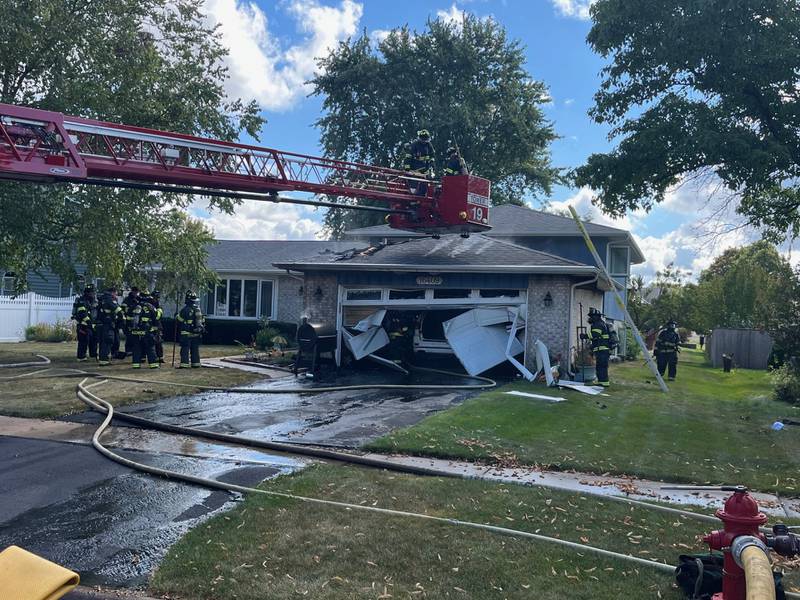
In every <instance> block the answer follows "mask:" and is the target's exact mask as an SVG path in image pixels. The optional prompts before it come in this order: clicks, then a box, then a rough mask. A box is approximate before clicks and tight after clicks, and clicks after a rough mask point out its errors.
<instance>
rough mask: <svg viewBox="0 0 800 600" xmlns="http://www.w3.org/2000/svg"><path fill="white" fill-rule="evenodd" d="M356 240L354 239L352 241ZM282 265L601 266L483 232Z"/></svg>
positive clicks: (570, 269)
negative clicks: (573, 259) (587, 263)
mask: <svg viewBox="0 0 800 600" xmlns="http://www.w3.org/2000/svg"><path fill="white" fill-rule="evenodd" d="M351 245H352V242H351ZM274 264H275V266H276V267H278V268H281V269H291V270H296V271H311V270H321V269H324V270H342V271H352V270H376V269H381V270H384V269H386V270H392V271H420V270H431V271H450V272H459V271H460V272H517V273H565V274H569V273H575V274H581V273H590V274H591V273H594V272H595V267H593V266H590V265H586V264H582V263H579V262H575V261H572V260H567V259H565V258H561V257H559V256H555V255H553V254H548V253H546V252H540V251H538V250H531V249H530V248H525V247H523V246H518V245H516V244H512V243H510V242H506V241H503V240H498V239H492V238H490V237H487V236H485V235H482V234H478V235H471V236H470V237H468V238H462V237H461V236H459V235H455V234H453V235H443V236H442V237H441V238H440V239H434V238H432V237H423V238H420V239H412V240H407V241H403V242H396V243H393V244H392V243H390V244H388V245H385V246H384V245H379V246H367V247H362V248H360V249H357V250H352V249H351V250H348V251H345V252H340V253H332V252H328V253H325V254H319V255H317V256H309V257H307V258H305V259H303V260H295V261H287V262H284V263H281V262H280V261H275V263H274Z"/></svg>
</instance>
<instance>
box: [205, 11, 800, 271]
mask: <svg viewBox="0 0 800 600" xmlns="http://www.w3.org/2000/svg"><path fill="white" fill-rule="evenodd" d="M591 1H592V0H459V1H455V2H454V1H453V0H449V1H445V0H433V1H421V0H404V1H403V2H390V1H387V0H361V1H356V0H272V1H271V0H249V1H248V0H205V12H206V18H207V20H208V23H209V24H214V25H219V31H220V33H221V35H222V42H223V44H224V45H225V46H226V47H227V48H228V49H229V56H228V57H227V59H226V60H227V66H228V68H229V74H230V78H229V80H228V81H227V82H226V86H227V91H228V93H229V94H230V95H231V96H232V97H242V98H245V99H250V98H254V99H255V100H256V101H257V102H258V103H259V105H260V106H261V107H262V108H263V116H264V117H265V118H266V119H267V124H266V125H265V126H264V128H263V130H262V133H261V136H260V142H259V143H260V144H261V145H264V146H267V147H271V148H278V149H281V150H288V151H292V152H299V153H308V154H317V153H319V151H320V148H319V131H318V130H317V129H316V128H315V126H314V123H315V121H316V120H317V119H318V118H319V117H320V116H321V114H322V99H321V98H318V97H309V92H310V89H309V87H308V86H307V85H306V84H305V82H306V81H308V80H309V79H310V78H311V77H313V75H314V73H315V72H316V69H317V67H316V61H315V57H319V56H324V55H325V54H326V53H327V51H328V49H329V48H332V47H334V46H335V45H336V44H337V43H338V42H339V41H342V40H346V39H347V38H349V37H351V36H357V35H360V34H361V32H362V31H366V32H368V33H369V35H370V36H372V37H373V38H374V39H380V38H381V36H385V35H386V32H388V31H389V30H391V29H393V28H395V27H399V26H402V25H405V24H408V25H409V26H410V27H411V28H412V29H417V30H423V29H424V28H425V23H426V21H427V20H428V19H437V18H439V19H454V20H460V19H461V16H462V14H463V13H464V12H468V13H472V14H474V15H476V16H478V17H481V18H493V19H495V20H496V21H498V22H499V23H501V24H502V25H503V26H505V28H506V29H507V31H508V34H509V36H510V37H511V38H515V39H517V40H519V41H520V42H521V43H522V45H523V46H524V47H525V54H526V59H527V64H526V68H527V70H528V72H529V73H530V74H531V76H532V77H533V78H534V79H537V80H540V81H543V82H544V83H545V84H546V85H547V86H548V88H549V90H550V96H551V102H550V103H549V104H548V105H546V106H545V107H544V110H545V114H546V116H547V118H548V119H549V120H550V121H551V122H552V123H553V125H554V127H555V130H556V132H557V134H558V135H559V136H560V138H559V139H558V140H557V141H556V142H554V144H553V146H552V158H553V163H554V165H555V166H558V167H563V168H571V167H576V166H578V165H580V164H582V163H583V162H584V161H585V159H586V158H587V157H588V156H589V155H590V154H592V153H594V152H603V151H607V150H609V149H611V148H612V147H613V145H612V143H611V142H610V141H609V140H608V139H607V134H608V129H609V128H608V127H607V126H605V125H598V124H596V123H594V122H593V121H592V120H591V119H590V118H589V116H588V114H587V111H588V110H589V108H590V107H591V106H592V97H593V95H594V93H595V91H596V90H597V88H598V86H599V83H600V71H601V69H602V68H603V66H604V64H605V63H604V60H603V59H602V58H601V57H599V56H598V55H596V54H594V53H593V52H592V50H591V49H590V48H589V47H588V45H587V44H586V41H585V40H586V35H587V33H588V32H589V29H590V27H591V22H590V20H589V5H590V3H591ZM243 141H248V142H252V140H250V139H243ZM467 159H468V157H467ZM592 197H593V193H592V190H590V189H588V188H582V189H575V188H569V187H565V186H560V187H557V188H555V189H554V190H553V194H552V196H551V197H550V198H549V199H548V200H549V201H550V203H551V204H552V206H553V207H554V208H565V207H566V206H567V205H573V206H575V207H576V209H577V210H578V213H579V214H580V215H582V216H590V218H591V220H592V221H594V222H596V223H602V224H608V225H612V226H616V227H621V228H624V229H627V230H629V231H631V233H632V234H633V236H634V238H635V239H636V242H637V243H638V245H639V247H640V248H641V249H642V251H643V252H644V255H645V257H646V258H647V262H646V263H645V264H643V265H639V266H637V267H635V268H634V269H633V272H634V273H635V274H641V275H643V276H644V277H645V278H646V279H652V277H653V276H654V275H655V273H656V271H658V270H661V269H663V268H664V267H665V266H667V265H668V264H669V263H674V265H675V266H677V267H680V268H681V269H683V270H684V271H687V272H690V273H692V277H693V278H694V277H696V276H697V275H698V274H699V272H700V271H701V270H702V269H703V268H705V267H707V266H708V265H709V264H710V263H711V261H713V259H714V257H716V256H717V255H719V254H720V253H722V252H723V251H724V250H725V249H726V248H729V247H731V246H739V245H742V244H745V243H748V242H750V241H754V240H755V239H758V234H757V232H753V231H749V230H746V229H738V230H735V231H733V232H730V233H727V234H722V235H719V234H715V232H717V231H718V229H719V228H720V226H723V228H724V225H727V224H729V223H731V222H733V221H734V215H732V214H721V215H717V214H715V213H714V211H713V210H712V209H713V207H714V206H716V205H718V202H717V201H718V200H719V197H720V195H719V190H718V188H717V186H716V185H715V182H713V181H700V182H698V181H687V182H684V183H683V184H682V185H680V186H678V187H676V189H674V190H671V191H670V193H668V195H667V198H666V200H665V202H663V203H662V204H660V205H659V206H657V207H656V208H654V209H653V210H652V211H650V212H649V213H645V212H639V211H637V212H635V213H631V214H628V215H626V216H625V217H623V218H621V219H610V218H609V217H607V216H606V215H603V214H602V212H601V211H600V210H599V209H597V208H596V207H594V206H593V205H592ZM715 200H716V201H715ZM532 206H533V208H538V207H539V206H538V204H537V203H536V202H535V201H534V202H533V204H532ZM193 214H194V215H195V216H197V217H198V218H201V219H202V220H203V221H205V222H206V224H207V225H209V226H210V227H211V228H212V229H213V230H214V233H215V236H216V237H217V238H218V239H314V238H315V237H321V236H322V233H321V220H322V216H323V214H324V213H323V212H322V211H321V210H315V209H313V208H304V207H298V206H294V205H273V204H269V205H267V204H263V203H257V202H246V203H244V204H242V205H240V206H239V207H238V208H237V210H236V213H235V214H234V215H224V214H220V213H216V212H208V211H207V210H205V209H204V207H203V206H200V205H196V206H195V208H194V209H193ZM781 249H782V251H783V252H784V253H786V254H787V256H789V257H790V259H791V260H792V262H793V263H794V264H797V263H798V253H796V252H795V253H791V252H790V249H789V248H788V247H783V248H781Z"/></svg>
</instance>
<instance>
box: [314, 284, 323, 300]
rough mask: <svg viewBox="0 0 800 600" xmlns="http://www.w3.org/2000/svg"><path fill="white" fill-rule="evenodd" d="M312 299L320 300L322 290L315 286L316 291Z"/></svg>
mask: <svg viewBox="0 0 800 600" xmlns="http://www.w3.org/2000/svg"><path fill="white" fill-rule="evenodd" d="M314 298H322V288H321V287H319V286H317V290H316V291H315V292H314Z"/></svg>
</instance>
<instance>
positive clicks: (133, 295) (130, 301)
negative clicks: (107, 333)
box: [117, 286, 139, 358]
mask: <svg viewBox="0 0 800 600" xmlns="http://www.w3.org/2000/svg"><path fill="white" fill-rule="evenodd" d="M138 304H139V288H138V287H136V286H134V287H132V288H131V289H130V291H129V292H128V295H127V297H126V298H125V300H123V301H122V304H120V308H122V315H123V317H124V320H123V326H122V333H124V334H125V352H124V353H120V352H117V358H125V357H126V356H128V355H129V354H131V353H132V345H131V344H132V340H131V335H130V327H129V325H130V324H129V323H128V315H129V314H130V311H129V310H128V308H129V307H131V306H133V305H138Z"/></svg>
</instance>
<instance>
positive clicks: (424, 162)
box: [406, 129, 436, 196]
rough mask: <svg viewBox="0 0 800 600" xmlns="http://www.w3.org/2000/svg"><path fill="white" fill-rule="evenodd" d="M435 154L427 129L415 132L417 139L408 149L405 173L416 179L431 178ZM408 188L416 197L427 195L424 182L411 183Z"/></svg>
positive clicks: (426, 186)
mask: <svg viewBox="0 0 800 600" xmlns="http://www.w3.org/2000/svg"><path fill="white" fill-rule="evenodd" d="M435 152H436V151H435V150H434V149H433V144H431V134H430V132H429V131H428V130H427V129H420V130H419V131H418V132H417V139H416V140H414V141H413V142H411V146H410V147H409V153H410V154H411V156H410V157H409V158H408V161H407V168H406V171H411V172H412V173H413V174H414V176H415V177H417V178H426V179H430V178H432V177H433V168H434V162H435V159H434V154H435ZM409 188H410V189H411V191H413V192H414V193H415V194H417V195H418V196H424V195H425V194H427V193H428V184H427V183H426V182H420V181H411V182H409Z"/></svg>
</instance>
